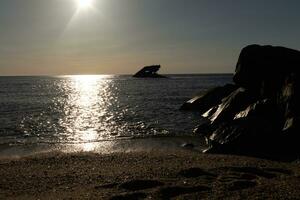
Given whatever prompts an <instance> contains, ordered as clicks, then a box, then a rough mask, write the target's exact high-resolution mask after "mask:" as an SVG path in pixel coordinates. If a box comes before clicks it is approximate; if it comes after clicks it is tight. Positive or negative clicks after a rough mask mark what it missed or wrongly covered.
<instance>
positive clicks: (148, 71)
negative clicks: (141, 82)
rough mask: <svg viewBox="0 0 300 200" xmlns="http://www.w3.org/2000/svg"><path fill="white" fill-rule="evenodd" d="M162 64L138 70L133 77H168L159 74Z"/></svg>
mask: <svg viewBox="0 0 300 200" xmlns="http://www.w3.org/2000/svg"><path fill="white" fill-rule="evenodd" d="M160 67H161V66H160V65H152V66H146V67H144V68H143V69H141V70H140V71H138V72H137V73H136V74H135V75H133V77H135V78H166V77H165V76H162V75H159V74H157V72H158V71H159V69H160Z"/></svg>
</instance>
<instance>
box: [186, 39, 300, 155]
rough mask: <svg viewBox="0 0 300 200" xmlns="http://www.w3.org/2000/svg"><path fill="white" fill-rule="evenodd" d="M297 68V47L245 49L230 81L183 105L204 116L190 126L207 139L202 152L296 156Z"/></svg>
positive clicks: (299, 110) (299, 56) (299, 61)
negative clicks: (198, 122)
mask: <svg viewBox="0 0 300 200" xmlns="http://www.w3.org/2000/svg"><path fill="white" fill-rule="evenodd" d="M298 67H300V52H299V51H297V50H293V49H288V48H285V47H273V46H260V45H249V46H247V47H245V48H244V49H243V50H242V51H241V54H240V56H239V59H238V63H237V66H236V72H235V74H234V77H233V81H234V85H231V86H230V87H229V86H224V87H223V88H222V87H218V88H216V89H212V90H211V91H209V92H207V93H206V94H204V95H203V96H201V97H197V98H196V100H195V99H192V100H190V101H188V102H187V103H185V104H184V105H183V106H182V108H188V109H186V110H196V111H199V112H200V113H202V115H203V117H205V118H207V119H208V121H207V122H206V123H202V124H201V125H199V127H197V129H196V130H195V132H196V133H198V134H201V135H203V136H204V137H205V138H206V141H207V144H208V148H207V149H206V150H205V152H209V153H230V154H242V155H252V156H259V157H270V158H275V159H277V158H280V159H295V158H297V157H298V156H299V155H300V147H299V144H298V142H299V139H300V136H299V125H298V121H299V116H300V106H299V103H298V102H300V101H299V100H300V97H299V96H300V88H299V73H298V69H297V68H298ZM207 101H211V102H210V103H208V102H207ZM195 102H196V103H197V104H196V103H195ZM192 105H193V106H192Z"/></svg>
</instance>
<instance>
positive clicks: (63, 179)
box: [0, 150, 300, 199]
mask: <svg viewBox="0 0 300 200" xmlns="http://www.w3.org/2000/svg"><path fill="white" fill-rule="evenodd" d="M299 166H300V164H299V163H295V162H294V163H283V162H276V161H269V160H263V159H257V158H250V157H240V156H228V155H226V156H225V155H204V154H200V153H197V152H194V151H188V150H177V151H164V152H159V151H151V152H133V153H113V154H106V155H101V154H92V153H76V154H62V153H51V154H40V155H35V156H29V157H24V158H14V159H2V160H0V199H297V198H298V199H299V197H300V167H299Z"/></svg>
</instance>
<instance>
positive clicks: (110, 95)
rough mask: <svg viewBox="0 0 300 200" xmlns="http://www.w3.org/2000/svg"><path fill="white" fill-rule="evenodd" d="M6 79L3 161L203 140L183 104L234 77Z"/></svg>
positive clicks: (0, 84)
mask: <svg viewBox="0 0 300 200" xmlns="http://www.w3.org/2000/svg"><path fill="white" fill-rule="evenodd" d="M169 77H170V78H168V79H137V78H132V77H131V76H126V75H121V76H114V75H94V76H57V77H0V156H3V155H19V154H28V153H33V152H40V151H53V150H59V151H67V152H68V151H71V152H72V151H95V152H110V151H115V150H116V149H119V150H120V149H121V150H122V151H126V150H128V149H134V148H135V149H139V148H144V147H146V146H148V147H149V148H150V147H151V148H163V147H164V146H172V145H174V146H180V144H181V143H183V142H190V141H193V142H195V141H199V142H200V139H197V136H195V135H194V134H193V129H194V128H195V126H196V125H197V124H198V123H199V121H200V120H201V116H200V114H199V113H197V112H183V111H180V110H179V108H180V106H181V105H182V104H183V103H184V102H185V101H187V100H188V99H190V98H191V97H193V96H194V95H197V94H201V93H203V92H204V91H206V90H207V89H209V88H212V87H215V86H220V85H224V84H226V83H229V82H231V78H232V75H170V76H169Z"/></svg>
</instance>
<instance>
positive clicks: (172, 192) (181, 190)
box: [157, 186, 211, 199]
mask: <svg viewBox="0 0 300 200" xmlns="http://www.w3.org/2000/svg"><path fill="white" fill-rule="evenodd" d="M208 190H211V188H209V187H206V186H195V187H180V186H174V187H165V188H161V189H159V190H158V191H157V196H158V197H159V198H161V199H170V198H173V197H177V196H180V195H185V194H191V193H196V192H203V191H208Z"/></svg>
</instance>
